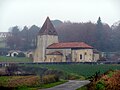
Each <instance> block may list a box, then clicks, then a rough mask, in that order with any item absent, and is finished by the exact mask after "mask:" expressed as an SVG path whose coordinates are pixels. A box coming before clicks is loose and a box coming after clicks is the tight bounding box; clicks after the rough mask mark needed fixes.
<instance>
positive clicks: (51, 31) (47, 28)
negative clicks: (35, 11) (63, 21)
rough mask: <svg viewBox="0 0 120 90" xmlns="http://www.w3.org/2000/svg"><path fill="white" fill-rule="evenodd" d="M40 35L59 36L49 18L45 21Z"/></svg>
mask: <svg viewBox="0 0 120 90" xmlns="http://www.w3.org/2000/svg"><path fill="white" fill-rule="evenodd" d="M39 35H55V36H57V35H58V34H57V32H56V30H55V28H54V26H53V24H52V22H51V21H50V19H49V17H47V19H46V20H45V22H44V24H43V26H42V28H41V29H40V31H39Z"/></svg>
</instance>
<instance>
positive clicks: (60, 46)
mask: <svg viewBox="0 0 120 90" xmlns="http://www.w3.org/2000/svg"><path fill="white" fill-rule="evenodd" d="M47 48H48V49H63V48H83V49H84V48H85V49H86V48H87V49H92V48H93V47H92V46H90V45H88V44H86V43H84V42H66V43H53V44H51V45H49V46H48V47H47Z"/></svg>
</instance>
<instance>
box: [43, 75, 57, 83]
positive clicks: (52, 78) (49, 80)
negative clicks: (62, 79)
mask: <svg viewBox="0 0 120 90" xmlns="http://www.w3.org/2000/svg"><path fill="white" fill-rule="evenodd" d="M42 78H43V83H44V84H47V83H53V82H57V81H59V77H57V76H56V75H45V76H43V77H42Z"/></svg>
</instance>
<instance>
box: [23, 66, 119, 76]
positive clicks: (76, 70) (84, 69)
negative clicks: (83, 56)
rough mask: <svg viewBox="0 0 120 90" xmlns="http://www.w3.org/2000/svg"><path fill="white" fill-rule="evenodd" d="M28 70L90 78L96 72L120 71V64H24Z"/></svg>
mask: <svg viewBox="0 0 120 90" xmlns="http://www.w3.org/2000/svg"><path fill="white" fill-rule="evenodd" d="M21 66H24V67H27V68H47V69H52V70H59V71H62V72H64V73H66V74H71V75H79V76H83V77H85V78H88V77H90V76H92V75H94V74H95V73H96V72H100V73H104V72H106V71H108V70H120V64H98V65H96V64H23V65H21Z"/></svg>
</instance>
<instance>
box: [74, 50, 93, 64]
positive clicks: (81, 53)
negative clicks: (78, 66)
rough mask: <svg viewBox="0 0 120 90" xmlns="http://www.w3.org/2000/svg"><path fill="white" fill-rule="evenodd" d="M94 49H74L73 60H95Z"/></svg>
mask: <svg viewBox="0 0 120 90" xmlns="http://www.w3.org/2000/svg"><path fill="white" fill-rule="evenodd" d="M93 59H94V58H93V50H92V49H76V50H72V61H73V62H92V61H93Z"/></svg>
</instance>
